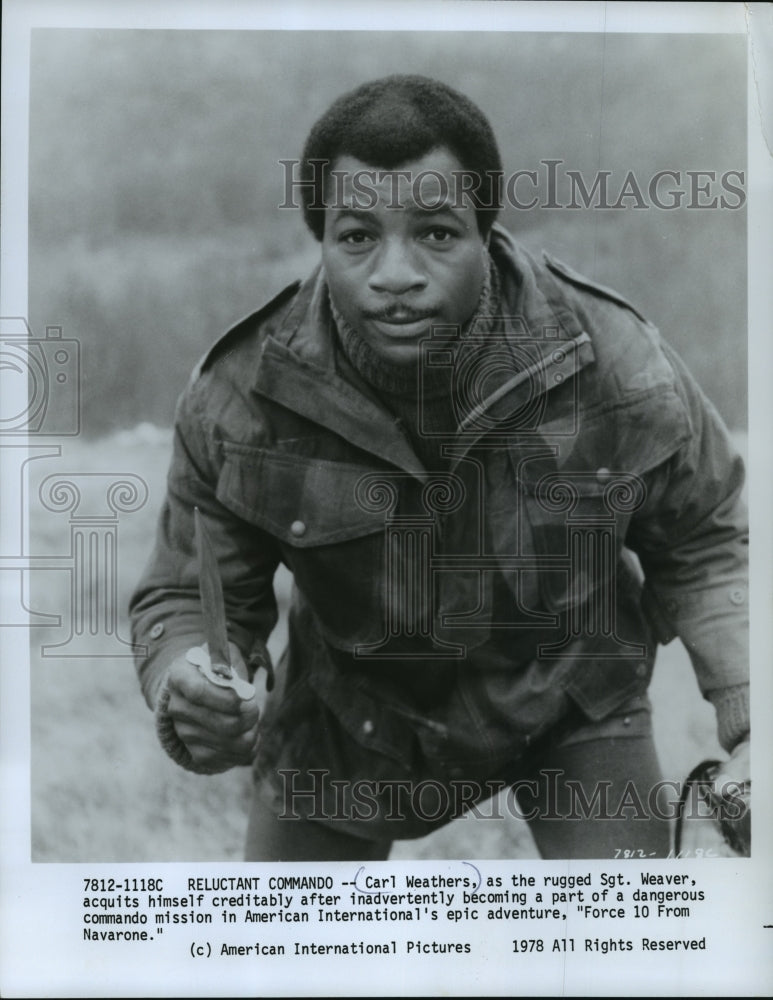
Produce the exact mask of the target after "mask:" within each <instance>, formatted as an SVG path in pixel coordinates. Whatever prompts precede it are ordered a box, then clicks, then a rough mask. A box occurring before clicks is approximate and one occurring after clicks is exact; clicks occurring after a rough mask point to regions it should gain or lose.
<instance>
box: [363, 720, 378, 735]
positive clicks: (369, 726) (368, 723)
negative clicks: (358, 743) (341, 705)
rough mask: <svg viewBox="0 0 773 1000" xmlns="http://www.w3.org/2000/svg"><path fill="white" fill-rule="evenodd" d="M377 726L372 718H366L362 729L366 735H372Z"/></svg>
mask: <svg viewBox="0 0 773 1000" xmlns="http://www.w3.org/2000/svg"><path fill="white" fill-rule="evenodd" d="M375 728H376V727H375V726H374V725H373V720H372V719H366V720H365V721H364V722H363V724H362V731H363V733H365V735H366V736H372V735H373V731H374V730H375Z"/></svg>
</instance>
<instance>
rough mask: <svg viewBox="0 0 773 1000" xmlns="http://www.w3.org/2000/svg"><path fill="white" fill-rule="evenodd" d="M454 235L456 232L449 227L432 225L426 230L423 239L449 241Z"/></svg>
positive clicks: (438, 241)
mask: <svg viewBox="0 0 773 1000" xmlns="http://www.w3.org/2000/svg"><path fill="white" fill-rule="evenodd" d="M455 235H456V233H454V232H453V230H451V229H445V228H444V227H442V226H434V227H433V228H432V229H428V230H427V232H426V234H425V239H427V240H429V242H430V243H450V242H451V240H452V239H453V238H454V236H455Z"/></svg>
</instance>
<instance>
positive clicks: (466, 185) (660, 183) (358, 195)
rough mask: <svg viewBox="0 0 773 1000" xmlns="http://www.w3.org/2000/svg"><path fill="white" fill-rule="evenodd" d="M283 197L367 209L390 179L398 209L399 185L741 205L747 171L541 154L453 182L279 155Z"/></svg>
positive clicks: (429, 190) (498, 201) (422, 201)
mask: <svg viewBox="0 0 773 1000" xmlns="http://www.w3.org/2000/svg"><path fill="white" fill-rule="evenodd" d="M279 164H280V166H281V168H282V181H283V191H284V197H283V199H282V201H281V202H280V203H279V208H283V209H288V208H294V209H299V208H301V207H302V201H301V200H299V196H300V198H301V199H303V197H304V192H306V193H307V194H308V195H310V197H309V199H308V207H309V208H310V209H314V210H316V209H324V208H332V209H337V210H343V209H349V208H350V209H354V210H356V211H368V210H369V209H372V208H374V207H375V206H376V204H377V202H378V197H379V194H378V186H383V185H384V184H388V186H389V190H390V192H391V200H390V201H389V202H388V203H387V208H400V207H401V205H402V203H403V202H402V201H401V197H402V195H401V192H402V193H404V192H405V191H406V190H409V191H410V194H411V198H412V200H413V202H414V203H415V204H416V205H417V206H418V207H419V208H421V209H424V210H426V211H432V210H434V209H437V208H438V207H439V206H440V205H442V204H445V205H448V206H449V207H451V208H455V209H461V208H464V207H466V206H471V207H473V208H475V209H478V210H480V209H484V210H486V209H487V210H499V209H502V208H507V207H509V208H514V209H517V210H518V211H521V212H527V211H530V210H532V209H536V208H545V209H611V210H615V209H617V210H621V209H647V208H654V209H658V210H660V211H665V212H668V211H674V210H675V209H681V208H687V209H727V210H730V211H733V210H737V209H739V208H743V207H744V205H745V204H746V189H745V185H746V173H745V171H743V170H724V171H721V172H720V171H717V170H709V169H705V168H701V169H694V170H682V169H676V168H673V167H665V168H662V169H660V170H656V171H654V172H653V173H651V174H648V175H646V176H642V175H641V173H640V174H638V175H637V173H636V172H635V171H634V170H628V171H626V172H625V173H624V174H622V175H621V173H620V172H619V171H618V172H615V171H613V170H596V171H594V172H593V173H589V172H588V171H582V170H575V169H572V168H569V167H566V165H565V163H564V161H563V160H560V159H558V160H553V159H545V160H540V161H539V169H522V170H515V171H513V172H512V173H508V174H506V173H504V172H502V171H485V172H483V174H481V173H480V172H477V171H470V170H454V171H451V178H452V183H450V184H449V181H448V178H447V177H446V176H445V175H444V174H442V173H440V172H439V171H436V170H422V171H420V172H419V173H416V174H414V173H413V172H412V171H410V170H399V169H393V170H376V169H373V170H356V171H354V172H351V171H348V170H336V169H331V168H330V163H329V161H327V160H317V159H312V160H309V161H308V165H304V164H302V163H301V161H300V160H298V159H289V160H279Z"/></svg>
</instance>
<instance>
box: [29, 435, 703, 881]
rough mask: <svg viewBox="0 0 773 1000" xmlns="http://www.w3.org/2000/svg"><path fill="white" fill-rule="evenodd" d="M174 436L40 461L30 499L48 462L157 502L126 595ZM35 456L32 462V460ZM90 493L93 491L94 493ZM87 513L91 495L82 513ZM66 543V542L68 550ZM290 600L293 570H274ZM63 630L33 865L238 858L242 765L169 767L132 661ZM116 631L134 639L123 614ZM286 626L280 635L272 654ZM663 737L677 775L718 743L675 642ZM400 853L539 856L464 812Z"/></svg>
mask: <svg viewBox="0 0 773 1000" xmlns="http://www.w3.org/2000/svg"><path fill="white" fill-rule="evenodd" d="M168 457H169V434H168V433H166V432H161V431H157V430H155V429H154V428H152V427H150V426H147V425H146V426H142V427H140V428H138V429H136V430H135V431H132V432H118V433H117V434H114V435H111V436H109V437H107V438H105V439H104V440H102V441H100V442H99V443H94V442H92V443H89V444H86V443H84V442H83V441H80V440H76V441H73V442H70V443H68V444H67V445H66V446H65V450H64V454H63V456H62V458H61V459H59V460H57V462H56V463H51V462H49V461H48V460H40V461H38V462H33V463H31V465H32V468H33V470H34V471H33V477H32V483H31V486H32V490H31V494H30V495H31V496H33V497H34V496H35V488H36V486H37V483H38V482H39V481H40V480H41V479H42V478H43V477H44V476H45V475H47V474H49V473H50V472H51V468H50V466H51V465H52V464H56V465H57V471H65V469H78V470H79V471H85V472H97V471H101V472H116V471H126V470H128V469H131V470H132V471H133V472H134V473H135V474H138V475H141V476H142V477H143V478H144V479H145V481H146V482H147V484H148V488H149V500H148V503H147V504H146V506H145V507H144V508H143V509H142V510H140V511H137V512H136V513H132V514H125V515H122V516H121V520H120V524H119V559H118V571H119V599H120V601H121V607H125V606H126V602H127V600H128V596H129V593H130V591H131V588H132V586H133V584H134V582H135V581H136V579H137V577H138V575H139V573H140V571H141V568H142V565H143V563H144V561H145V559H146V557H147V556H148V554H149V552H150V546H151V543H152V537H153V532H154V528H155V519H156V514H157V511H158V507H159V505H160V503H161V500H162V497H163V486H164V477H165V470H166V465H167V461H168ZM35 466H38V468H35ZM93 499H95V500H96V499H97V497H96V496H95V497H94V498H93ZM87 509H89V497H88V496H86V497H85V503H84V510H87ZM34 514H35V516H34V518H33V522H32V534H31V551H33V552H55V551H57V552H58V551H62V549H63V546H62V539H63V537H66V534H67V529H65V528H64V525H65V524H66V521H67V515H66V514H53V513H50V512H48V511H43V510H40V509H38V508H34ZM65 549H66V546H65ZM32 576H33V578H34V579H33V588H32V590H33V604H32V606H33V608H34V609H35V610H38V611H52V612H57V613H60V614H62V615H63V617H64V621H65V623H66V622H67V621H68V614H69V607H70V596H69V585H70V583H69V576H68V574H67V573H66V572H64V571H60V570H57V571H53V570H51V571H48V570H46V571H39V572H35V573H33V574H32ZM277 590H278V593H279V596H280V601H281V604H282V606H283V607H286V602H287V596H288V578H287V576H286V575H283V576H281V577H279V578H278V579H277ZM67 634H68V628H67V627H66V626H64V627H63V628H62V629H59V628H40V627H39V628H37V629H35V630H34V633H33V643H32V673H31V693H32V774H31V788H32V856H33V859H34V860H37V861H94V862H96V861H215V860H237V859H240V858H241V856H242V846H243V838H244V832H245V824H246V810H247V803H248V801H249V793H250V781H249V771H248V769H244V768H242V769H238V770H235V771H231V772H229V773H227V774H224V775H217V776H212V777H203V776H198V775H192V774H189V773H187V772H185V771H183V770H182V769H181V768H179V767H177V766H176V765H175V764H173V763H172V762H171V761H170V760H169V759H168V758H167V757H166V756H165V754H164V753H163V751H162V750H161V748H160V746H159V745H158V743H157V739H156V735H155V731H154V728H153V718H152V715H151V713H150V712H149V711H148V709H147V708H146V706H145V704H144V702H143V700H142V698H141V696H140V694H139V688H138V684H137V680H136V677H135V674H134V668H133V665H132V662H131V660H130V659H112V658H111V659H64V658H44V657H42V656H41V655H40V647H41V645H43V644H48V643H55V642H58V641H62V640H64V639H66V637H67ZM119 635H121V636H122V637H124V638H126V637H128V635H129V631H128V624H127V622H126V621H125V618H124V617H122V621H121V625H120V628H119ZM283 635H284V626H283V624H280V626H278V628H277V630H276V631H275V633H274V635H273V637H272V641H271V646H272V652H273V653H274V654H276V653H277V652H278V650H279V648H280V646H281V644H282V641H283ZM651 694H652V699H653V702H654V706H655V713H654V719H655V735H656V745H657V748H658V753H659V756H660V760H661V764H662V765H663V767H664V772H665V776H666V777H667V778H672V779H674V780H681V779H682V778H684V776H685V775H686V774H687V772H688V771H689V770H690V768H691V767H692V766H693V765H694V764H696V763H697V761H698V760H699V759H701V758H702V757H706V756H711V755H714V754H716V753H717V752H719V753H720V755H721V753H722V751H720V750H719V748H718V747H717V746H716V743H715V736H714V713H713V709H712V708H711V706H709V705H708V704H707V703H705V702H703V701H702V700H701V698H700V695H699V693H698V690H697V686H696V683H695V679H694V677H693V675H692V672H691V669H690V666H689V662H688V660H687V657H686V654H685V652H684V650H683V649H682V648H681V646H680V645H679V643H678V642H674V643H672V644H671V645H670V646H668V647H666V648H665V649H661V651H660V655H659V658H658V663H657V665H656V669H655V677H654V681H653V685H652V689H651ZM392 856H393V857H400V858H446V857H448V858H459V857H462V858H464V857H469V858H480V859H484V858H507V857H535V856H536V853H535V849H534V845H533V843H532V840H531V837H530V835H529V833H528V830H527V829H526V826H525V824H524V823H522V822H519V821H517V820H515V819H510V818H508V819H504V820H501V821H499V820H496V821H492V820H485V819H476V818H470V817H465V818H463V819H460V820H457V821H455V822H454V823H452V824H450V825H449V826H447V827H445V828H443V829H441V830H439V831H437V832H436V833H434V834H432V835H431V836H430V837H427V838H425V839H423V840H418V841H404V842H402V843H400V844H397V845H396V846H395V848H394V851H393V855H392Z"/></svg>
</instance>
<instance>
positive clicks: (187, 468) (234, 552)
mask: <svg viewBox="0 0 773 1000" xmlns="http://www.w3.org/2000/svg"><path fill="white" fill-rule="evenodd" d="M205 402H206V389H205V387H204V386H203V385H202V384H201V382H200V381H199V380H196V379H194V380H192V382H191V384H190V385H189V387H188V390H187V391H186V393H184V395H183V397H182V398H181V400H180V403H179V404H178V408H177V414H176V420H175V433H174V446H173V453H172V461H171V465H170V469H169V475H168V482H167V495H166V499H165V501H164V505H163V508H162V511H161V516H160V519H159V524H158V528H157V534H156V541H155V547H154V550H153V553H152V556H151V560H150V563H149V565H148V567H147V569H146V570H145V573H144V574H143V577H142V579H141V581H140V583H139V584H138V586H137V588H136V590H135V593H134V595H133V597H132V600H131V603H130V614H131V620H132V632H133V640H134V642H136V643H140V644H142V645H145V646H147V648H148V655H147V657H145V658H143V659H142V660H140V661H138V663H137V670H138V674H139V678H140V684H141V686H142V691H143V694H144V696H145V699H146V701H147V703H148V705H149V706H150V707H151V708H152V709H153V710H154V711H155V712H156V718H157V727H158V731H159V736H160V738H161V740H162V743H163V744H164V746H165V748H166V749H167V751H168V752H169V753H170V755H171V756H172V757H173V758H174V759H175V760H177V761H178V763H180V764H182V765H183V766H184V767H187V768H189V769H191V770H197V771H204V772H211V771H215V770H225V769H226V768H227V767H231V766H233V765H234V764H236V763H243V762H246V761H247V760H248V758H249V751H250V748H254V745H255V738H256V732H255V725H256V723H257V702H256V700H255V699H254V698H253V699H250V700H249V701H247V702H240V700H239V698H238V697H237V696H236V695H235V693H234V692H233V691H230V690H227V689H222V688H218V687H216V686H215V685H214V684H211V683H210V682H209V681H207V680H206V679H205V678H204V677H203V675H202V674H201V673H200V672H199V670H198V667H196V666H194V665H193V664H191V663H188V661H187V660H186V658H185V654H186V652H187V650H188V649H190V648H191V647H192V646H197V645H201V644H202V643H203V642H204V631H203V625H202V617H201V607H200V599H199V581H198V565H197V559H196V552H195V542H194V524H193V511H194V507H198V508H199V510H200V511H201V513H202V516H203V517H204V518H205V520H206V522H207V528H208V530H209V534H210V536H211V538H212V542H213V545H214V548H215V552H216V554H217V558H218V565H219V570H220V574H221V578H222V581H223V590H224V597H225V603H226V615H227V619H228V633H229V640H230V642H231V652H232V656H233V658H234V663H235V666H236V668H237V670H238V671H239V672H240V673H241V674H242V675H243V676H247V677H249V678H250V679H251V676H252V674H254V672H255V666H256V663H257V662H259V661H260V660H261V659H262V660H263V661H266V660H267V653H266V651H265V641H266V639H267V638H268V635H269V633H270V632H271V630H272V629H273V627H274V625H275V624H276V620H277V609H276V600H275V597H274V591H273V576H274V571H275V569H276V566H277V564H278V561H279V554H278V551H277V549H276V545H275V543H274V541H273V540H272V539H271V538H270V537H269V536H267V535H266V534H265V533H264V532H262V531H260V530H259V529H257V528H254V527H253V526H251V525H248V524H246V523H245V522H244V521H242V520H241V519H239V518H237V517H236V516H235V515H234V514H232V513H231V512H230V511H229V510H228V509H227V508H225V507H224V506H223V505H222V504H221V503H220V502H219V501H218V499H217V496H216V491H217V480H218V476H219V472H220V465H221V461H220V454H219V447H218V444H217V441H216V436H215V435H214V434H212V433H211V430H210V428H209V425H208V422H207V415H206V412H205ZM253 703H254V704H253ZM248 743H249V747H248V746H247V744H248Z"/></svg>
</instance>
